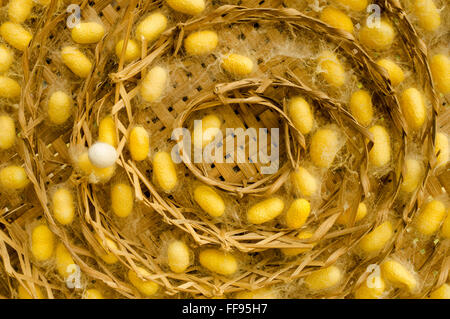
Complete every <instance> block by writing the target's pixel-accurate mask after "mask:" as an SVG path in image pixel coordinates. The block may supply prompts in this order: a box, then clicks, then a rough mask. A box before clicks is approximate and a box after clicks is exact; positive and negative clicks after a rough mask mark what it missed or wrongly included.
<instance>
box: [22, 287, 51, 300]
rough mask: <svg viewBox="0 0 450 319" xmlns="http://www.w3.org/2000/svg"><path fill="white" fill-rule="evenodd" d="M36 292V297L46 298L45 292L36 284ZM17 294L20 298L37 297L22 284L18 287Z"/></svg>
mask: <svg viewBox="0 0 450 319" xmlns="http://www.w3.org/2000/svg"><path fill="white" fill-rule="evenodd" d="M34 288H35V291H34V293H35V294H36V299H45V297H44V294H43V293H42V291H41V289H40V288H39V287H37V286H34ZM17 294H18V297H19V299H35V297H33V296H32V295H31V294H30V293H29V292H28V291H27V290H26V289H25V288H24V287H23V286H22V285H19V287H18V288H17Z"/></svg>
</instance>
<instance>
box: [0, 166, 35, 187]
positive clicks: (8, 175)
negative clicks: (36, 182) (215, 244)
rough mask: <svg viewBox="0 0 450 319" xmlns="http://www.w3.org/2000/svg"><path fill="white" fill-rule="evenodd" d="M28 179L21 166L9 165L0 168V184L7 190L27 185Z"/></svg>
mask: <svg viewBox="0 0 450 319" xmlns="http://www.w3.org/2000/svg"><path fill="white" fill-rule="evenodd" d="M29 182H30V180H29V179H28V177H27V173H26V172H25V169H24V168H23V167H20V166H17V165H10V166H6V167H3V168H2V169H0V186H1V187H3V188H6V189H8V190H20V189H22V188H24V187H25V186H27V185H28V183H29Z"/></svg>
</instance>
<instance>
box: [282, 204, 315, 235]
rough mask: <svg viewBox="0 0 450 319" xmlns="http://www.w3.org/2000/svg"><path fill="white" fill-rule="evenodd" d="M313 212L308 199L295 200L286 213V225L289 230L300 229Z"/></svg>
mask: <svg viewBox="0 0 450 319" xmlns="http://www.w3.org/2000/svg"><path fill="white" fill-rule="evenodd" d="M310 212H311V205H310V204H309V202H308V201H307V200H306V199H303V198H298V199H296V200H294V201H293V202H292V204H291V206H290V207H289V209H288V210H287V212H286V225H287V226H288V227H289V228H300V227H302V226H303V225H304V224H305V222H306V220H307V219H308V216H309V213H310Z"/></svg>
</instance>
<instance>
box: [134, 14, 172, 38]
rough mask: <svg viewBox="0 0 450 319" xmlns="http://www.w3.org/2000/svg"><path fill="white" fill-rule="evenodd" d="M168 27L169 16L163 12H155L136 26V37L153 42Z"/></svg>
mask: <svg viewBox="0 0 450 319" xmlns="http://www.w3.org/2000/svg"><path fill="white" fill-rule="evenodd" d="M166 27H167V18H166V17H165V16H164V15H163V14H162V13H161V12H154V13H152V14H150V15H149V16H148V17H146V18H145V19H144V20H142V21H141V22H139V24H138V25H137V27H136V39H137V40H138V41H141V40H145V41H147V42H152V41H154V40H156V39H157V38H158V37H159V36H160V35H161V33H163V32H164V30H165V29H166Z"/></svg>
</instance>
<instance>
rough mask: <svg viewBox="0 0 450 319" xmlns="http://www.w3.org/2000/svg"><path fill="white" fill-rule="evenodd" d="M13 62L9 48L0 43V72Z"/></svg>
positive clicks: (4, 70) (6, 69)
mask: <svg viewBox="0 0 450 319" xmlns="http://www.w3.org/2000/svg"><path fill="white" fill-rule="evenodd" d="M13 62H14V55H13V53H12V52H11V50H10V49H9V48H8V47H7V46H6V45H3V44H0V72H6V71H8V69H9V68H10V67H11V64H12V63H13Z"/></svg>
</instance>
